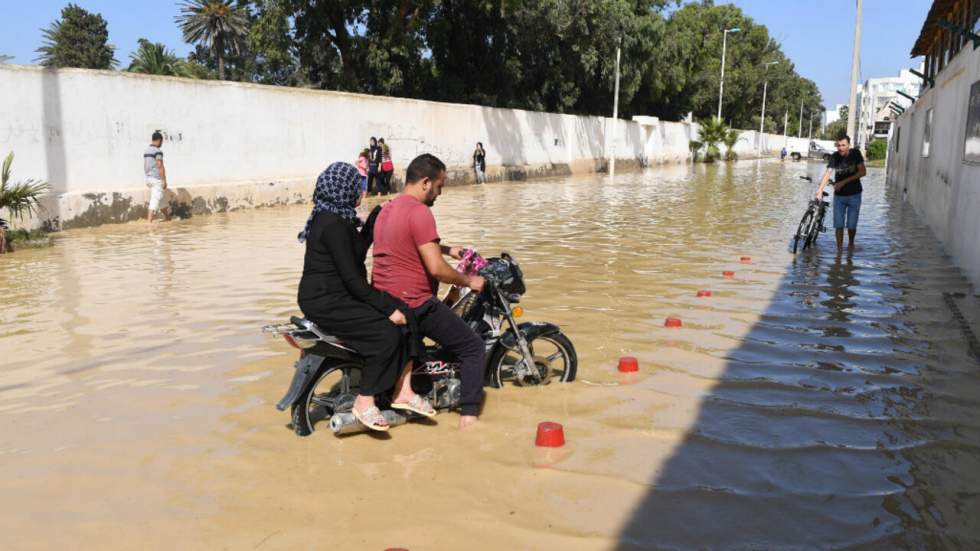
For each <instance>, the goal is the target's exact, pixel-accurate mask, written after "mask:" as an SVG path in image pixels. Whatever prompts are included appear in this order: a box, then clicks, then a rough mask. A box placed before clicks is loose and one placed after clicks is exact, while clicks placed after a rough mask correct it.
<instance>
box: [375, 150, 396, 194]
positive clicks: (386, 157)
mask: <svg viewBox="0 0 980 551" xmlns="http://www.w3.org/2000/svg"><path fill="white" fill-rule="evenodd" d="M378 145H379V146H380V147H381V185H382V186H383V187H384V193H385V195H388V194H389V193H391V177H392V176H393V175H394V173H395V163H393V162H392V161H391V148H390V147H388V144H386V143H385V139H384V138H381V139H379V140H378Z"/></svg>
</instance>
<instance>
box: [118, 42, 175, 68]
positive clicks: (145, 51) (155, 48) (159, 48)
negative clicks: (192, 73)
mask: <svg viewBox="0 0 980 551" xmlns="http://www.w3.org/2000/svg"><path fill="white" fill-rule="evenodd" d="M129 59H130V63H129V68H128V69H126V70H127V71H130V72H132V73H146V74H150V75H169V76H173V75H176V74H177V64H178V62H179V60H178V58H177V56H176V55H175V54H174V53H173V52H172V51H170V50H168V49H167V47H166V46H164V45H163V44H161V43H159V42H150V41H149V40H147V39H145V38H140V39H139V46H138V47H137V48H136V51H134V52H133V53H132V54H130V56H129Z"/></svg>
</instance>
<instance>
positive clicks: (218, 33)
mask: <svg viewBox="0 0 980 551" xmlns="http://www.w3.org/2000/svg"><path fill="white" fill-rule="evenodd" d="M180 12H181V15H179V16H177V17H176V21H177V24H178V25H180V29H181V30H182V31H183V32H184V40H185V41H187V42H190V43H194V42H199V43H201V44H203V45H204V46H205V47H206V48H208V49H209V50H211V51H212V52H213V53H214V56H215V58H216V59H217V61H218V79H219V80H224V79H225V57H224V55H225V50H228V51H229V52H232V53H238V51H239V49H240V47H241V43H242V41H243V40H244V38H245V36H246V34H247V33H248V19H247V18H246V17H245V14H244V13H242V11H241V10H239V9H238V8H236V7H235V6H233V5H232V0H188V1H187V2H184V3H183V4H181V8H180Z"/></svg>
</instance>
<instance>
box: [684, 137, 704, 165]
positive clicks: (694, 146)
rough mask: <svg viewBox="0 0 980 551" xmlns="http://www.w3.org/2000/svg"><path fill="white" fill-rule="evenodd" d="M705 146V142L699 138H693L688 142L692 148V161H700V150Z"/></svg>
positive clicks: (689, 147)
mask: <svg viewBox="0 0 980 551" xmlns="http://www.w3.org/2000/svg"><path fill="white" fill-rule="evenodd" d="M702 146H704V144H703V143H701V142H699V141H697V140H691V141H690V142H688V143H687V148H688V149H690V150H691V162H692V163H696V162H698V152H699V151H701V147H702Z"/></svg>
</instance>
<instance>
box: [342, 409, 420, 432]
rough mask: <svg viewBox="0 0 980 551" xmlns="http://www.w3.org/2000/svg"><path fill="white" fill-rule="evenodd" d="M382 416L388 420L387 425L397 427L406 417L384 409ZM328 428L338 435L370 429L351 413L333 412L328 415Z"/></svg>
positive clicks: (402, 423)
mask: <svg viewBox="0 0 980 551" xmlns="http://www.w3.org/2000/svg"><path fill="white" fill-rule="evenodd" d="M381 415H383V416H384V418H385V421H387V422H388V426H389V427H397V426H398V425H404V424H405V422H406V421H408V419H407V418H406V417H405V416H404V415H401V414H399V413H396V412H395V411H394V410H390V409H386V410H384V411H382V412H381ZM330 430H332V431H333V433H334V434H336V435H337V436H340V435H342V434H355V433H358V432H365V431H368V430H371V429H369V428H367V427H365V426H364V425H363V424H362V423H361V422H360V421H358V420H357V418H355V417H354V414H353V413H350V412H347V413H335V414H333V415H332V416H331V417H330Z"/></svg>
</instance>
